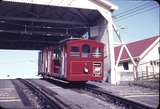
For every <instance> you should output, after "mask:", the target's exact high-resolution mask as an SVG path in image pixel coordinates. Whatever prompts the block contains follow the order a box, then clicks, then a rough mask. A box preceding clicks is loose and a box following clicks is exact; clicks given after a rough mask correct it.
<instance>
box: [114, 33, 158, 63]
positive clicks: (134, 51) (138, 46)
mask: <svg viewBox="0 0 160 109" xmlns="http://www.w3.org/2000/svg"><path fill="white" fill-rule="evenodd" d="M158 37H160V36H159V35H158V36H154V37H151V38H148V39H144V40H139V41H135V42H131V43H128V44H126V46H127V48H128V49H129V51H130V53H131V55H132V57H133V58H139V57H140V55H141V54H142V53H143V52H144V51H145V50H146V49H147V48H148V47H150V46H151V44H153V42H154V41H156V39H157V38H158ZM120 49H121V46H118V47H115V48H114V53H115V60H117V58H118V55H119V52H120ZM128 59H130V57H129V55H128V54H127V52H126V50H125V49H124V50H123V52H122V55H121V58H120V60H128Z"/></svg>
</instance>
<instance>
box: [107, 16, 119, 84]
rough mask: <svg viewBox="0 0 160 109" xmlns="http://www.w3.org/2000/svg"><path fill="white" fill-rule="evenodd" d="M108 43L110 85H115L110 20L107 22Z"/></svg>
mask: <svg viewBox="0 0 160 109" xmlns="http://www.w3.org/2000/svg"><path fill="white" fill-rule="evenodd" d="M107 28H108V38H109V40H108V43H109V53H110V65H111V71H110V73H111V84H117V79H116V72H115V57H114V56H115V55H114V41H113V40H114V39H113V28H112V19H111V17H110V19H109V20H108V25H107Z"/></svg>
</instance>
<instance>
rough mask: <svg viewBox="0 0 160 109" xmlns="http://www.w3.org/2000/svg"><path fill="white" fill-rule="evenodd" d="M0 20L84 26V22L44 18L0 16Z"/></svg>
mask: <svg viewBox="0 0 160 109" xmlns="http://www.w3.org/2000/svg"><path fill="white" fill-rule="evenodd" d="M0 20H13V21H25V22H40V23H41V22H43V23H56V24H69V25H81V26H85V25H86V24H85V23H84V22H80V21H64V20H54V19H44V18H39V19H38V18H25V17H8V16H7V17H6V16H0Z"/></svg>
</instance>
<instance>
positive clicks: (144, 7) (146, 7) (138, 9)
mask: <svg viewBox="0 0 160 109" xmlns="http://www.w3.org/2000/svg"><path fill="white" fill-rule="evenodd" d="M149 5H150V4H149ZM149 5H145V6H143V7H140V8H137V9H134V10H132V11H130V12H128V13H124V14H121V15H119V16H115V18H121V17H124V16H128V15H130V14H133V13H136V12H138V11H142V10H145V9H148V8H150V6H149Z"/></svg>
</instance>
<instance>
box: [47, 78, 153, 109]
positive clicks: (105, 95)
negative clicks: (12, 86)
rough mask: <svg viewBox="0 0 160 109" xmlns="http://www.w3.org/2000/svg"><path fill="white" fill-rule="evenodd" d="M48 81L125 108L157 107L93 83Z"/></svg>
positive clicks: (145, 108) (151, 108)
mask: <svg viewBox="0 0 160 109" xmlns="http://www.w3.org/2000/svg"><path fill="white" fill-rule="evenodd" d="M47 81H48V82H51V83H52V84H56V85H59V86H61V87H63V88H69V89H72V90H73V91H76V92H78V93H85V94H89V95H91V96H94V97H96V98H98V99H100V100H103V101H105V102H110V103H113V104H115V105H118V106H121V107H124V108H125V109H155V108H153V107H150V106H148V105H145V104H141V103H139V102H135V101H132V100H129V99H126V98H123V97H120V96H117V95H114V94H112V92H108V91H106V90H104V89H103V88H100V87H97V86H95V85H92V84H85V85H84V84H80V85H78V86H77V84H64V83H61V82H57V81H52V80H47Z"/></svg>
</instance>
